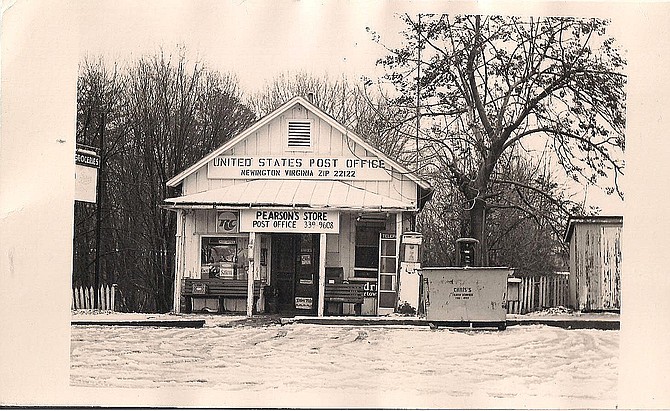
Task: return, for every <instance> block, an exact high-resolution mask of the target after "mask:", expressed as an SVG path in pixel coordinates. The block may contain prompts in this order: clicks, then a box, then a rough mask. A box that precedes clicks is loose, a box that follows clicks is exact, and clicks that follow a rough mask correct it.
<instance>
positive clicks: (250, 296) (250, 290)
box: [247, 232, 256, 317]
mask: <svg viewBox="0 0 670 411" xmlns="http://www.w3.org/2000/svg"><path fill="white" fill-rule="evenodd" d="M255 243H256V233H255V232H251V233H249V249H248V252H247V256H248V257H247V258H248V259H249V268H248V269H247V317H251V316H252V315H253V313H254V263H255V261H254V255H255V249H256V247H255Z"/></svg>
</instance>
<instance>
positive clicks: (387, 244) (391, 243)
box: [382, 240, 395, 256]
mask: <svg viewBox="0 0 670 411" xmlns="http://www.w3.org/2000/svg"><path fill="white" fill-rule="evenodd" d="M382 255H386V256H395V240H382Z"/></svg>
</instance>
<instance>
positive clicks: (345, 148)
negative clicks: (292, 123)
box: [182, 104, 416, 202]
mask: <svg viewBox="0 0 670 411" xmlns="http://www.w3.org/2000/svg"><path fill="white" fill-rule="evenodd" d="M298 107H300V108H298ZM290 119H311V120H313V121H314V124H313V128H312V130H313V137H312V138H313V147H312V151H307V152H304V151H292V150H289V149H287V148H286V147H285V145H286V136H285V134H286V133H287V127H288V126H287V124H288V123H287V122H288V120H290ZM223 155H239V156H259V155H271V156H281V155H286V156H302V157H310V156H331V157H348V156H356V157H366V156H372V154H371V153H369V152H368V151H367V150H365V149H364V148H363V147H361V146H359V145H358V144H356V143H355V142H353V141H351V140H349V139H348V137H347V136H346V135H345V134H343V133H341V132H340V131H339V130H337V129H336V128H335V127H333V126H332V125H330V124H329V123H328V122H326V121H324V120H322V119H321V118H320V117H319V116H317V115H316V114H313V113H311V112H309V113H308V110H306V109H305V108H304V107H302V106H301V105H300V104H296V105H295V106H294V107H293V108H291V109H289V110H288V111H287V112H286V114H284V115H280V116H278V117H277V118H275V119H274V120H273V121H271V122H269V123H268V124H267V125H265V126H263V127H261V128H260V129H259V130H257V131H255V132H254V133H252V134H251V135H249V136H248V137H247V138H245V139H244V140H242V141H240V142H239V143H238V144H236V145H235V146H234V147H232V148H231V149H230V150H228V151H226V152H224V153H223ZM391 175H392V178H391V180H389V181H350V182H349V183H351V185H353V186H354V187H358V188H361V189H365V190H368V191H370V192H373V193H376V194H379V195H383V196H387V197H390V198H393V199H395V200H401V201H408V200H411V202H415V201H416V183H415V182H413V181H412V180H410V179H409V178H407V177H406V176H404V175H402V174H401V173H398V172H397V171H392V172H391ZM247 181H249V180H246V179H244V180H241V179H235V180H225V179H208V178H207V165H204V166H202V167H201V168H200V169H199V170H197V171H196V172H194V173H192V174H191V175H189V176H187V177H186V178H185V179H184V181H183V183H182V184H183V188H182V195H189V194H195V193H200V192H203V191H207V190H212V189H217V188H222V187H226V186H228V185H232V184H241V183H245V182H247Z"/></svg>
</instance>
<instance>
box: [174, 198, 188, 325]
mask: <svg viewBox="0 0 670 411" xmlns="http://www.w3.org/2000/svg"><path fill="white" fill-rule="evenodd" d="M175 214H176V215H177V216H176V218H177V232H176V233H175V259H174V290H173V291H174V294H173V297H172V298H173V300H172V311H173V312H174V313H180V312H181V279H182V277H184V271H183V270H182V260H183V258H184V230H183V225H184V218H185V217H184V210H181V209H180V210H177V212H176V213H175Z"/></svg>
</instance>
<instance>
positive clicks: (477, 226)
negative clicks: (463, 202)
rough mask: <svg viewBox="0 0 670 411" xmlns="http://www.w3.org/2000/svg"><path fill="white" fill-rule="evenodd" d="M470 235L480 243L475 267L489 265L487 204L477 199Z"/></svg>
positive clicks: (472, 213)
mask: <svg viewBox="0 0 670 411" xmlns="http://www.w3.org/2000/svg"><path fill="white" fill-rule="evenodd" d="M470 235H471V236H472V238H475V239H477V240H478V241H479V247H478V248H479V252H478V253H476V259H475V265H476V266H483V267H486V266H488V265H489V259H488V245H487V243H486V202H485V201H484V200H482V199H475V200H474V204H473V206H472V209H471V210H470Z"/></svg>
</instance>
